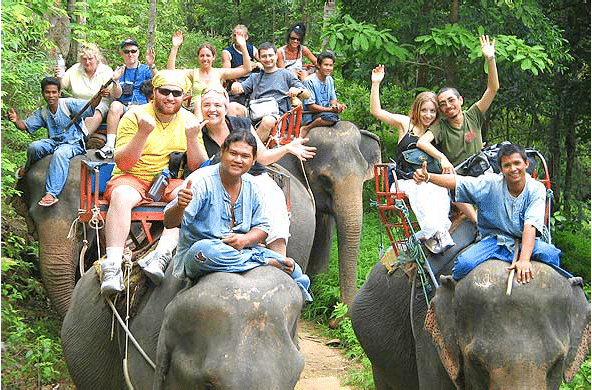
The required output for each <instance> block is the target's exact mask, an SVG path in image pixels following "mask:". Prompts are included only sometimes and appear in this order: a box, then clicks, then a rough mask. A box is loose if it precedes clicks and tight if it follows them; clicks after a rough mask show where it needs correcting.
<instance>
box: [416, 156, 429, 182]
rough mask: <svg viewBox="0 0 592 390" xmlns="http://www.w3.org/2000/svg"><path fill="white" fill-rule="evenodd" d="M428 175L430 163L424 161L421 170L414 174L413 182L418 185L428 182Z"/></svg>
mask: <svg viewBox="0 0 592 390" xmlns="http://www.w3.org/2000/svg"><path fill="white" fill-rule="evenodd" d="M428 175H429V173H428V163H427V162H426V161H424V162H423V165H422V166H421V169H416V170H415V172H413V180H415V183H416V184H419V183H421V182H424V181H428V177H429V176H428Z"/></svg>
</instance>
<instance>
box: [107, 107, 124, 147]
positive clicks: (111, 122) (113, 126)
mask: <svg viewBox="0 0 592 390" xmlns="http://www.w3.org/2000/svg"><path fill="white" fill-rule="evenodd" d="M122 115H123V104H121V103H120V102H118V101H115V102H113V103H111V107H110V108H109V113H108V114H107V134H117V125H119V120H120V119H121V116H122ZM110 146H111V145H110ZM111 147H113V146H111Z"/></svg>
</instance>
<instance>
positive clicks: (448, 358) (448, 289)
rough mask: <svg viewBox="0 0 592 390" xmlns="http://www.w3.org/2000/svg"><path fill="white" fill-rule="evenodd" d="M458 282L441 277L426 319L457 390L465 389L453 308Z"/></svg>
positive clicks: (447, 277)
mask: <svg viewBox="0 0 592 390" xmlns="http://www.w3.org/2000/svg"><path fill="white" fill-rule="evenodd" d="M455 287H456V282H455V281H454V280H453V279H452V277H451V276H449V275H446V276H440V287H439V288H438V289H437V290H436V296H435V297H434V299H432V302H431V303H430V308H429V309H428V312H427V314H426V318H425V324H424V327H425V329H426V330H427V331H428V332H429V333H430V334H431V335H432V340H433V341H434V344H435V345H436V348H437V350H438V354H439V355H440V360H441V361H442V365H443V366H444V368H445V369H446V372H448V376H449V377H450V379H451V380H452V382H453V383H454V385H455V386H456V388H457V389H463V388H464V386H463V380H462V367H461V362H462V357H461V354H460V348H459V347H458V341H457V340H458V339H457V337H456V318H455V310H454V307H453V301H454V290H455Z"/></svg>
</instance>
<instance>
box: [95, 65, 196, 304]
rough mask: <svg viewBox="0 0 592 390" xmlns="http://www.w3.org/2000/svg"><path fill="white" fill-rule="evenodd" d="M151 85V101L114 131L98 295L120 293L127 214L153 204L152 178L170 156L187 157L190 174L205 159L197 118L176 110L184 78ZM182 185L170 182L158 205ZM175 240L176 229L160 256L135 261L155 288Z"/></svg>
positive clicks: (178, 75)
mask: <svg viewBox="0 0 592 390" xmlns="http://www.w3.org/2000/svg"><path fill="white" fill-rule="evenodd" d="M152 84H153V86H154V99H153V100H152V102H151V103H149V104H146V105H143V106H140V107H139V108H138V109H135V110H130V111H128V112H127V113H126V114H125V115H124V116H123V118H121V121H120V122H119V127H118V129H117V145H116V148H115V163H116V164H117V166H116V167H115V168H114V170H113V175H112V179H111V180H109V182H108V183H107V188H106V189H105V194H104V197H105V199H107V200H109V201H110V204H109V211H108V212H107V220H106V222H105V239H106V243H107V259H106V260H105V261H104V262H103V263H102V264H101V269H102V273H103V284H102V285H101V292H102V293H104V294H107V295H109V294H112V293H115V292H119V291H122V289H123V275H122V272H121V260H122V257H123V250H124V247H125V240H126V238H127V236H128V234H129V229H130V224H131V221H130V216H131V210H132V208H133V207H135V206H137V205H140V204H144V203H149V202H151V201H152V199H151V198H150V197H149V196H148V191H149V189H150V187H151V185H152V181H153V179H154V178H155V177H156V176H158V175H159V174H160V173H161V172H162V170H163V169H164V168H168V166H169V155H170V154H171V153H173V152H187V164H188V166H189V168H190V169H192V170H193V169H196V168H197V167H198V165H199V164H200V162H202V161H204V160H206V159H207V155H206V153H205V149H204V147H203V142H202V141H201V126H200V125H199V123H198V121H197V118H196V117H195V116H194V115H193V114H192V113H190V112H189V111H187V110H185V109H183V108H181V104H182V103H183V97H184V96H185V93H186V92H187V91H188V89H189V86H190V84H189V80H188V79H187V77H185V76H184V75H183V74H182V72H179V71H174V70H163V71H160V72H159V73H157V74H156V75H155V76H154V78H153V80H152ZM182 183H183V180H182V179H170V180H169V183H168V186H167V187H166V188H165V190H164V194H163V196H162V200H163V201H165V202H168V201H170V200H172V198H173V195H172V191H173V190H174V189H175V188H176V187H177V186H179V185H180V184H182ZM178 235H179V232H178V229H167V230H165V231H164V232H163V233H162V236H161V238H160V241H159V242H158V246H157V248H156V251H158V253H160V254H161V256H158V257H151V258H150V262H139V265H140V266H141V267H142V268H143V269H144V271H145V272H146V274H147V275H148V276H149V277H150V278H151V279H152V281H153V282H155V283H156V284H158V283H160V281H161V280H162V277H163V276H164V270H165V269H166V266H167V265H168V263H169V261H170V259H171V257H172V251H173V249H174V248H175V246H176V244H177V237H178ZM143 260H145V259H143Z"/></svg>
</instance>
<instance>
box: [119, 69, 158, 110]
mask: <svg viewBox="0 0 592 390" xmlns="http://www.w3.org/2000/svg"><path fill="white" fill-rule="evenodd" d="M146 80H152V72H150V67H149V66H148V65H146V64H140V65H139V66H138V67H137V68H134V69H126V70H125V71H124V72H123V75H122V76H121V77H120V78H119V84H121V88H123V86H124V85H126V84H129V85H133V88H134V89H133V93H132V95H131V96H123V95H121V96H120V97H119V99H117V100H119V101H120V102H121V103H123V104H125V105H128V104H146V103H148V100H147V99H146V96H144V94H143V93H142V92H140V85H141V84H142V83H143V82H144V81H146Z"/></svg>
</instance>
